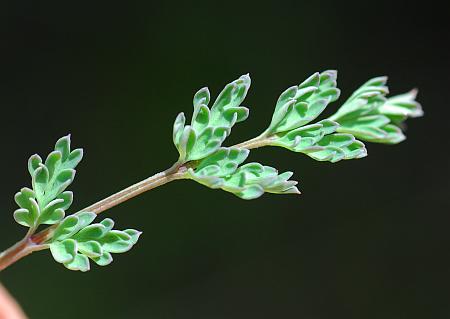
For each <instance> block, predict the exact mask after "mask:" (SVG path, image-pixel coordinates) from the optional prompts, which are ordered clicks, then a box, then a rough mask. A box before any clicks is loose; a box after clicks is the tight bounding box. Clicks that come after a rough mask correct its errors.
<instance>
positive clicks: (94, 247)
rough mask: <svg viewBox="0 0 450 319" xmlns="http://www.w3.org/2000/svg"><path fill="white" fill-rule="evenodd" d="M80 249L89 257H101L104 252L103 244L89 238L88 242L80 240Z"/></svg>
mask: <svg viewBox="0 0 450 319" xmlns="http://www.w3.org/2000/svg"><path fill="white" fill-rule="evenodd" d="M78 250H79V251H80V253H82V254H83V255H86V256H87V257H91V258H94V257H100V256H101V255H102V254H103V249H102V246H101V245H100V244H99V243H98V242H96V241H95V240H89V241H86V242H80V243H79V244H78Z"/></svg>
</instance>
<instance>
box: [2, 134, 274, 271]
mask: <svg viewBox="0 0 450 319" xmlns="http://www.w3.org/2000/svg"><path fill="white" fill-rule="evenodd" d="M269 141H270V138H267V137H266V136H264V135H260V136H258V137H255V138H253V139H251V140H248V141H245V142H242V143H240V144H236V145H234V147H237V148H246V149H253V148H259V147H262V146H266V145H268V142H269ZM195 164H196V163H186V164H180V163H179V162H177V163H175V164H174V165H172V166H171V167H170V168H168V169H166V170H165V171H163V172H160V173H157V174H155V175H153V176H151V177H148V178H146V179H144V180H142V181H140V182H138V183H136V184H134V185H131V186H129V187H127V188H125V189H123V190H121V191H120V192H117V193H115V194H113V195H111V196H109V197H107V198H105V199H102V200H101V201H99V202H97V203H95V204H93V205H91V206H89V207H86V208H84V209H82V210H80V212H92V213H96V214H100V213H102V212H104V211H105V210H108V209H110V208H112V207H114V206H117V205H119V204H121V203H123V202H125V201H127V200H129V199H131V198H133V197H135V196H138V195H140V194H142V193H144V192H146V191H149V190H151V189H154V188H156V187H159V186H162V185H164V184H167V183H169V182H171V181H174V180H178V179H183V178H184V176H185V174H186V172H187V170H188V169H189V168H190V167H195ZM56 227H57V225H53V226H50V227H47V228H46V229H44V230H42V231H40V232H38V233H36V234H35V231H36V229H35V228H30V229H29V231H28V233H27V234H26V236H25V237H24V238H23V239H22V240H21V241H19V242H18V243H16V244H15V245H14V246H12V247H10V248H8V249H7V250H5V251H4V252H2V253H1V254H0V271H2V270H3V269H5V268H7V267H8V266H10V265H11V264H13V263H15V262H16V261H18V260H19V259H21V258H23V257H25V256H27V255H29V254H31V253H32V252H34V251H39V250H43V249H47V248H48V245H47V244H46V242H47V241H48V240H49V239H51V238H52V235H53V231H54V230H55V229H56Z"/></svg>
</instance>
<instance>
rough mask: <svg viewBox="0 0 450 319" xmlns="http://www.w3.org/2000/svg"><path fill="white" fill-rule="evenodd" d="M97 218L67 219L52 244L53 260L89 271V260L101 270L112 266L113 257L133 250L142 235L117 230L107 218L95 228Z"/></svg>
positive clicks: (91, 215) (84, 214)
mask: <svg viewBox="0 0 450 319" xmlns="http://www.w3.org/2000/svg"><path fill="white" fill-rule="evenodd" d="M95 216H96V214H94V213H89V212H81V213H77V214H74V215H71V216H68V217H66V218H65V219H64V220H63V221H62V222H61V223H60V224H59V226H58V227H57V228H56V230H55V232H54V234H53V237H52V240H51V241H50V243H49V244H50V251H51V253H52V255H53V258H54V259H55V260H56V261H57V262H59V263H61V264H64V266H66V267H67V268H68V269H70V270H80V271H83V272H85V271H88V270H89V269H90V264H89V259H91V260H92V261H94V262H95V263H96V264H97V265H99V266H106V265H109V264H110V263H111V262H112V261H113V258H112V256H111V253H124V252H126V251H128V250H130V249H131V247H132V246H133V245H134V244H136V242H137V241H138V239H139V236H140V234H141V232H139V231H137V230H134V229H127V230H124V231H119V230H113V227H114V222H113V220H112V219H110V218H106V219H104V220H103V221H101V222H100V223H97V224H91V223H92V221H93V220H94V219H95Z"/></svg>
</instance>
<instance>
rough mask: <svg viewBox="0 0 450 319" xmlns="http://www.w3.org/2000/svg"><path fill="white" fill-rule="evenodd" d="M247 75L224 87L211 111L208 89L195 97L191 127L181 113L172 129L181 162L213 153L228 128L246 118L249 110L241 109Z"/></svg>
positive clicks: (226, 133) (227, 131)
mask: <svg viewBox="0 0 450 319" xmlns="http://www.w3.org/2000/svg"><path fill="white" fill-rule="evenodd" d="M250 84H251V80H250V76H249V75H243V76H241V77H240V78H239V79H237V80H235V81H233V82H231V83H229V84H227V85H226V86H225V88H224V89H223V90H222V92H221V93H220V94H219V96H218V97H217V99H216V101H215V102H214V103H213V105H212V106H211V108H209V107H208V105H209V102H210V93H209V90H208V88H203V89H201V90H199V91H198V92H197V93H196V94H195V96H194V101H193V104H194V112H193V115H192V120H191V124H190V125H186V118H185V116H184V114H183V113H180V114H179V115H178V116H177V118H176V119H175V123H174V126H173V141H174V144H175V146H176V147H177V149H178V152H179V154H180V162H187V161H193V160H199V159H202V158H205V157H206V156H208V155H210V154H212V153H214V152H216V151H217V150H218V149H219V148H220V146H221V145H222V143H223V141H225V139H226V138H227V136H229V135H230V134H231V128H232V127H233V126H234V125H235V124H236V123H239V122H242V121H244V120H245V119H247V117H248V113H249V110H248V109H247V108H246V107H243V106H241V103H242V102H243V101H244V99H245V96H246V95H247V92H248V89H249V88H250Z"/></svg>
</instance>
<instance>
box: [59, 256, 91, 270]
mask: <svg viewBox="0 0 450 319" xmlns="http://www.w3.org/2000/svg"><path fill="white" fill-rule="evenodd" d="M64 266H66V267H67V268H68V269H70V270H75V271H81V272H86V271H89V270H90V269H91V267H90V265H89V259H88V258H87V257H86V256H85V255H82V254H76V256H75V258H74V259H73V260H72V261H71V262H68V263H65V264H64Z"/></svg>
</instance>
